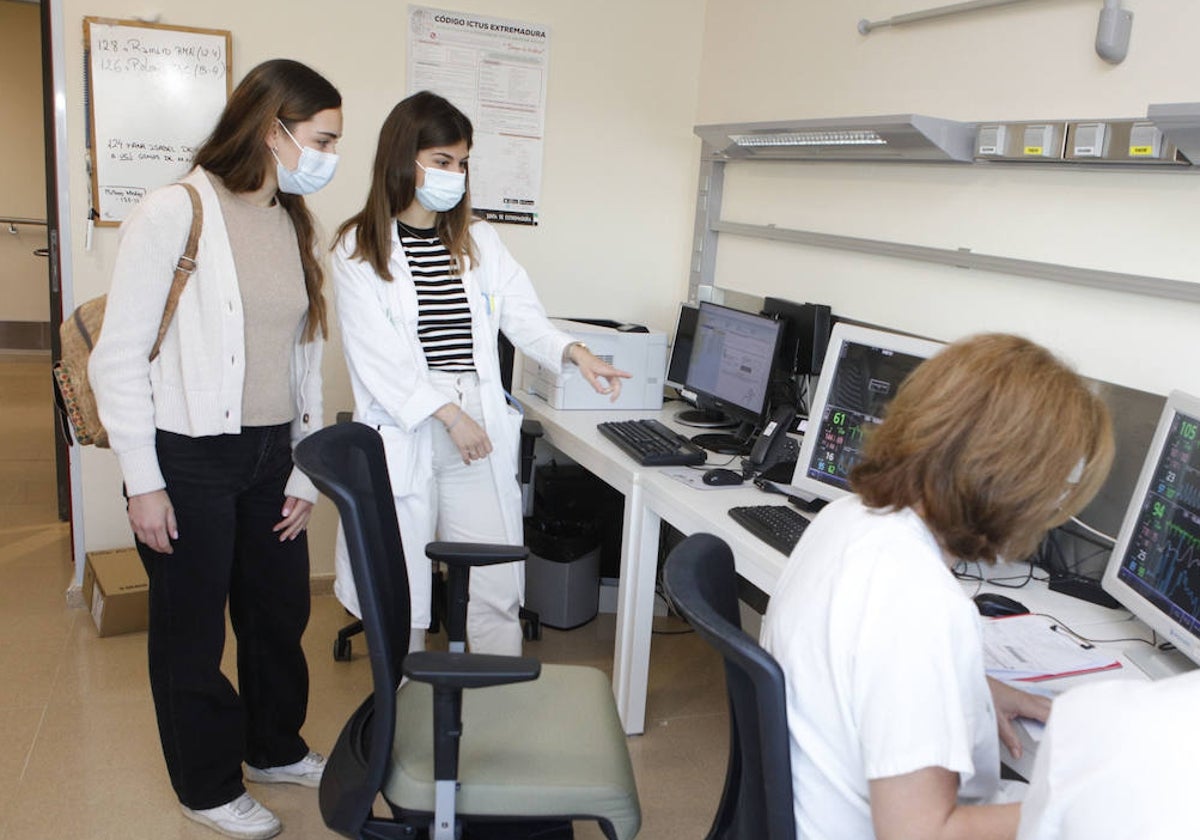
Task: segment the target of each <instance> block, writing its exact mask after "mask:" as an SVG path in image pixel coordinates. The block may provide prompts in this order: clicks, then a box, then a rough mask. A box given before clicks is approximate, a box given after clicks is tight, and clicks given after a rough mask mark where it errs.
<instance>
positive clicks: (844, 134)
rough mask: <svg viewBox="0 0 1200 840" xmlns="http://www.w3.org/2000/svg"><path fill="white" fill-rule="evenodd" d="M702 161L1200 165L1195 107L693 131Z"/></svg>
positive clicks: (901, 117)
mask: <svg viewBox="0 0 1200 840" xmlns="http://www.w3.org/2000/svg"><path fill="white" fill-rule="evenodd" d="M695 133H696V135H697V136H699V137H700V139H701V140H703V141H704V146H705V148H704V154H705V158H706V159H709V160H713V161H731V160H795V161H822V160H824V161H893V162H906V161H907V162H920V163H974V162H982V161H1020V162H1022V163H1041V164H1061V163H1070V164H1072V165H1075V166H1086V165H1089V164H1095V165H1101V166H1106V167H1111V166H1112V165H1126V166H1137V167H1141V166H1148V165H1149V166H1156V165H1157V166H1162V165H1168V166H1171V167H1173V168H1179V169H1187V168H1191V167H1193V166H1195V165H1197V164H1200V103H1179V104H1169V105H1151V106H1150V108H1149V110H1148V113H1147V115H1146V117H1143V118H1119V119H1086V120H1063V119H1058V120H1022V121H997V122H979V123H970V122H957V121H955V120H947V119H942V118H939V117H928V116H922V115H920V114H896V115H888V116H880V117H844V118H828V119H812V120H784V121H777V122H754V123H724V124H714V125H698V126H696V128H695Z"/></svg>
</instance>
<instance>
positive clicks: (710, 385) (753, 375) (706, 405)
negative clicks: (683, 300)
mask: <svg viewBox="0 0 1200 840" xmlns="http://www.w3.org/2000/svg"><path fill="white" fill-rule="evenodd" d="M781 333H782V325H781V324H780V322H779V321H776V320H774V319H773V318H768V317H766V316H763V315H755V314H753V313H750V312H742V311H741V310H739V309H731V308H729V307H727V306H718V305H716V304H714V303H709V302H707V301H704V302H701V304H700V307H699V311H698V312H697V314H696V335H695V339H694V341H693V344H692V355H691V358H690V359H689V360H688V369H687V376H686V381H685V382H684V386H685V388H686V389H687V390H688V391H692V392H693V393H695V395H696V405H697V407H698V409H699V410H700V411H701V412H704V413H706V414H708V415H709V416H712V415H717V416H718V417H721V418H725V419H726V421H727V422H725V423H724V425H737V424H740V425H739V427H738V430H737V431H736V432H735V433H734V434H732V435H697V436H696V437H694V438H693V439H692V440H693V441H694V442H695V443H698V444H699V445H701V446H704V447H705V448H708V449H712V450H714V451H717V452H728V453H741V454H746V453H748V452H749V447H750V440H751V437H752V436H753V434H754V430H755V428H757V427H758V425H759V424H761V423H762V421H763V418H764V417H765V415H766V413H767V410H768V408H769V406H768V404H767V391H768V388H769V386H770V384H771V367H772V364H773V363H774V361H775V354H776V353H777V352H778V349H779V340H780V335H781ZM688 414H689V412H682V413H681V414H680V415H679V416H678V418H677V419H678V420H679V422H681V423H685V424H686V423H688V422H689V421H690V422H694V421H695V418H692V417H688V416H687V415H688ZM696 425H700V424H699V423H697V424H696Z"/></svg>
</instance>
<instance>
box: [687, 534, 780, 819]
mask: <svg viewBox="0 0 1200 840" xmlns="http://www.w3.org/2000/svg"><path fill="white" fill-rule="evenodd" d="M663 581H664V584H665V585H666V589H667V594H668V595H670V597H671V601H672V602H673V603H674V605H675V608H676V609H677V610H678V611H679V612H680V613H681V614H682V615H683V617H684V618H686V619H687V620H688V622H689V623H690V624H691V625H692V627H693V629H695V631H696V632H697V633H699V634H700V636H701V637H702V638H703V639H704V640H705V641H707V642H708V643H709V644H710V645H712V646H713V647H714V648H716V649H717V651H718V652H719V653H720V654H721V656H722V657H723V658H724V660H725V685H726V690H727V692H728V694H729V765H728V768H727V770H726V774H725V790H724V792H723V793H722V794H721V804H720V806H718V809H717V815H716V817H715V819H714V820H713V825H712V828H711V830H710V831H709V834H708V837H709V840H751V838H754V839H755V840H795V837H796V822H795V817H794V812H793V808H792V761H791V754H790V752H789V746H788V728H787V703H786V698H785V691H784V679H783V671H782V670H781V669H780V667H779V663H777V662H776V661H775V660H774V659H773V658H772V657H771V655H770V654H769V653H767V652H766V651H765V650H763V649H762V647H761V646H759V644H758V642H756V641H755V640H754V639H753V638H751V637H750V636H749V635H748V634H747V633H746V632H745V631H743V630H742V622H741V617H740V614H739V610H738V598H737V574H736V572H735V570H734V562H733V553H732V552H731V551H730V550H729V546H728V545H726V544H725V542H724V541H722V540H720V539H719V538H717V537H714V536H713V535H711V534H693V535H692V536H690V537H688V538H687V539H685V540H684V541H683V542H681V543H680V544H679V545H677V546H676V547H675V549H674V550H673V551H672V552H671V554H670V555H669V556H668V557H667V562H666V566H665V567H664V570H663Z"/></svg>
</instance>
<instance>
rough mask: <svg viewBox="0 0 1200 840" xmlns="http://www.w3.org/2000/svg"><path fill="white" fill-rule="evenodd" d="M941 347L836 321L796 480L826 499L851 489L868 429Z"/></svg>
mask: <svg viewBox="0 0 1200 840" xmlns="http://www.w3.org/2000/svg"><path fill="white" fill-rule="evenodd" d="M941 348H942V345H941V344H940V343H938V342H936V341H928V340H926V339H921V338H913V337H912V336H907V335H899V334H897V333H891V332H886V331H883V330H877V329H870V328H868V327H860V326H856V325H853V324H847V323H844V322H843V323H838V324H835V325H834V327H833V331H832V332H831V334H830V336H829V347H828V349H827V350H826V352H825V363H824V365H823V366H822V368H821V376H820V378H819V379H818V380H817V388H816V393H815V394H814V395H813V399H812V405H811V406H810V408H809V413H808V430H807V431H806V432H805V434H804V442H803V443H802V444H801V446H800V456H799V458H798V459H797V461H796V472H795V473H794V474H793V476H792V486H793V487H795V488H796V489H797V490H798V491H799V492H800V494H801V495H804V496H814V497H816V498H818V499H824V500H826V501H833V500H834V499H837V498H840V497H842V496H845V495H848V494H849V493H850V492H851V490H850V481H849V477H850V470H851V469H852V468H853V467H854V465H855V464H857V463H858V461H859V459H860V457H861V450H862V445H863V437H864V434H865V433H866V432H868V431H869V430H870V429H871V428H872V427H874V426H876V425H878V424H879V423H881V422H883V417H884V409H885V408H886V407H887V404H888V403H889V402H891V399H892V397H893V396H895V394H896V390H897V389H898V388H899V387H900V383H902V382H903V381H904V379H905V377H907V376H908V375H909V374H910V373H912V372H913V370H914V369H915V368H916V367H917V365H919V364H920V363H921V362H922V361H924V360H925V359H927V358H929V357H930V356H932V355H933V354H934V353H936V352H937V351H938V350H940V349H941Z"/></svg>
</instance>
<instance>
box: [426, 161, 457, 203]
mask: <svg viewBox="0 0 1200 840" xmlns="http://www.w3.org/2000/svg"><path fill="white" fill-rule="evenodd" d="M417 166H421V162H420V161H417ZM421 170H422V171H423V172H424V173H425V183H424V184H422V185H421V186H419V187H417V201H419V202H421V206H422V207H424V208H425V209H426V210H430V211H432V212H434V213H445V212H446V211H447V210H453V209H454V208H455V207H457V206H458V202H460V201H462V197H463V195H464V194H465V193H466V191H467V173H465V172H447V171H446V170H445V169H426V168H425V167H424V166H421Z"/></svg>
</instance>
